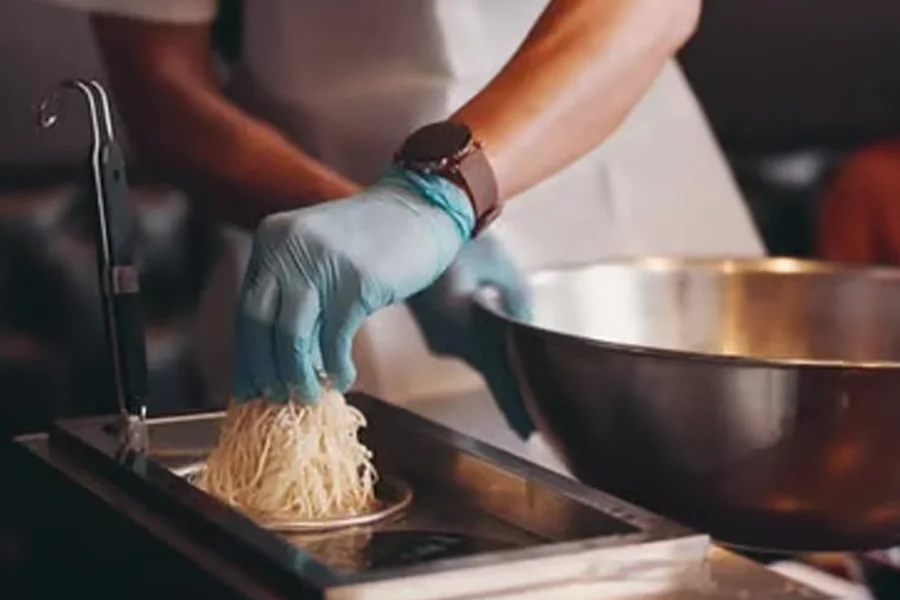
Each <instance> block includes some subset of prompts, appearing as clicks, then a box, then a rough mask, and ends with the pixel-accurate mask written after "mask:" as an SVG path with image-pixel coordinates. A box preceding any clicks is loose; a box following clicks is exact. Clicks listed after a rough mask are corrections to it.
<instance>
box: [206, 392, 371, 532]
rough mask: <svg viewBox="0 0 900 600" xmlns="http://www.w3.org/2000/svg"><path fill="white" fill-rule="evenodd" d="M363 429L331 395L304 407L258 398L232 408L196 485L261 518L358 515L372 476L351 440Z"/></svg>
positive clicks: (367, 456) (366, 456)
mask: <svg viewBox="0 0 900 600" xmlns="http://www.w3.org/2000/svg"><path fill="white" fill-rule="evenodd" d="M365 425H366V422H365V417H364V416H363V415H362V413H360V412H359V411H358V410H357V409H356V408H354V407H352V406H349V405H348V404H347V403H346V401H345V400H344V398H343V396H341V395H340V394H339V393H337V392H334V391H329V392H328V393H327V394H326V395H325V397H324V398H323V399H322V400H321V401H320V402H319V403H318V404H316V405H315V406H311V407H310V406H301V405H300V404H298V403H296V402H288V403H287V404H283V405H282V404H275V403H270V402H267V401H266V400H265V399H257V400H253V401H251V402H247V403H245V404H241V405H237V404H232V405H231V406H230V407H229V409H228V411H227V412H226V414H225V419H224V420H223V423H222V429H221V433H220V439H219V443H218V445H217V446H216V448H215V449H214V450H213V452H212V454H210V456H209V458H208V459H207V462H206V467H205V469H204V470H203V471H201V473H200V474H199V476H198V477H197V479H196V481H195V483H196V485H197V486H198V487H200V488H201V489H203V490H205V491H207V492H208V493H210V494H213V495H215V496H217V497H219V498H221V499H222V500H223V501H225V502H227V503H228V504H230V505H232V506H234V507H235V508H238V509H241V510H243V511H245V512H247V513H249V514H251V515H254V516H257V517H262V518H266V519H285V520H287V519H325V518H334V517H338V516H348V515H353V514H359V513H360V512H363V511H365V510H367V509H368V508H370V507H371V505H372V502H373V501H374V498H375V493H374V488H375V482H376V481H377V477H378V475H377V472H376V471H375V468H374V466H373V465H372V462H371V458H372V453H371V452H370V451H369V449H368V448H366V447H365V446H364V445H362V444H361V443H360V442H359V439H358V434H359V430H360V429H361V428H362V427H365Z"/></svg>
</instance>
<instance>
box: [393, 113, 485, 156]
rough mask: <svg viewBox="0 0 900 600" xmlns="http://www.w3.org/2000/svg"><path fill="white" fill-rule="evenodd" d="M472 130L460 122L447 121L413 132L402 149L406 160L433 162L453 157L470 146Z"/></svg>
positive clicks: (401, 152)
mask: <svg viewBox="0 0 900 600" xmlns="http://www.w3.org/2000/svg"><path fill="white" fill-rule="evenodd" d="M471 140H472V132H471V131H470V130H469V128H468V127H466V126H465V125H462V124H460V123H451V122H449V121H445V122H442V123H435V124H433V125H427V126H425V127H423V128H422V129H419V130H418V131H416V132H415V133H413V134H412V135H411V136H410V137H409V139H407V140H406V143H405V144H404V145H403V149H402V150H401V151H400V154H401V156H402V157H403V159H404V160H408V161H412V162H417V163H433V162H438V161H441V160H443V159H446V158H451V157H453V156H455V155H456V154H457V153H459V152H461V151H463V150H465V149H466V147H468V145H469V143H470V142H471Z"/></svg>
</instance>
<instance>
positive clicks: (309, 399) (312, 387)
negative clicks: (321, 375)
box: [291, 376, 325, 406]
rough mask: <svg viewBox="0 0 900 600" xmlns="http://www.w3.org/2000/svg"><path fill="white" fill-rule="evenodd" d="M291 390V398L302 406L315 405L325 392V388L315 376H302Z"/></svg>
mask: <svg viewBox="0 0 900 600" xmlns="http://www.w3.org/2000/svg"><path fill="white" fill-rule="evenodd" d="M293 390H294V393H293V394H292V395H291V396H292V400H293V401H294V402H297V403H299V404H302V405H304V406H315V405H316V404H318V403H319V400H321V399H322V396H323V395H324V394H325V389H324V388H323V387H322V384H321V383H319V380H318V377H315V376H314V377H312V378H309V377H304V378H302V379H301V381H300V383H298V384H297V385H296V386H294V388H293Z"/></svg>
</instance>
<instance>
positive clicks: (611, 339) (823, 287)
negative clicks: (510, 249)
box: [479, 259, 900, 550]
mask: <svg viewBox="0 0 900 600" xmlns="http://www.w3.org/2000/svg"><path fill="white" fill-rule="evenodd" d="M529 287H530V292H531V295H532V300H533V315H532V317H531V318H530V319H529V320H528V321H527V322H526V321H518V322H517V321H515V320H512V319H510V318H508V317H507V316H505V315H504V314H503V313H502V310H501V309H500V308H499V303H498V302H497V301H496V292H494V291H493V290H483V292H482V295H481V297H480V304H481V306H482V307H483V308H484V309H486V310H481V311H479V316H480V317H481V318H483V319H484V325H485V326H486V327H502V328H504V329H505V331H506V335H507V341H508V343H509V347H510V349H511V355H512V356H511V360H512V363H513V366H514V368H515V369H516V372H517V379H518V382H519V385H520V388H521V389H522V391H523V395H524V397H525V399H526V402H527V403H528V404H529V409H530V410H531V412H532V414H533V415H534V416H535V419H536V421H537V423H538V427H539V428H540V429H541V430H542V431H543V432H544V433H545V434H546V436H547V438H548V439H549V440H550V441H551V443H552V444H553V445H554V446H555V447H556V448H557V450H559V452H560V453H561V455H562V456H563V457H564V458H565V459H566V460H567V462H568V464H569V466H570V468H571V469H572V471H573V472H574V473H575V474H576V475H577V476H578V477H579V478H581V479H582V480H584V481H586V482H588V483H590V484H592V485H594V486H596V487H598V488H601V489H603V490H605V491H608V492H610V493H613V494H616V495H618V496H620V497H622V498H624V499H626V500H628V501H631V502H634V503H636V504H639V505H642V506H644V507H646V508H648V509H650V510H652V511H655V512H658V513H660V514H663V515H665V516H668V517H670V518H673V519H675V520H678V521H681V522H682V523H684V524H685V525H688V526H691V527H693V528H696V529H700V530H702V531H706V532H709V533H711V534H712V535H713V536H715V537H717V538H718V539H720V540H721V541H723V542H726V543H732V544H736V545H742V546H750V547H755V548H767V549H779V550H851V549H861V548H883V547H889V546H891V545H893V544H896V543H897V542H898V541H900V461H898V457H900V271H895V270H889V269H853V268H849V267H848V268H844V267H838V266H829V265H824V264H819V263H811V262H804V261H795V260H788V259H770V260H757V261H727V260H722V261H718V260H666V259H647V260H640V261H631V262H618V263H612V262H610V263H601V264H596V265H592V266H586V267H579V268H573V269H565V270H558V271H552V272H549V271H548V272H542V273H538V274H535V275H534V276H533V277H531V279H530V283H529Z"/></svg>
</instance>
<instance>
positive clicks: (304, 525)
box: [171, 462, 413, 533]
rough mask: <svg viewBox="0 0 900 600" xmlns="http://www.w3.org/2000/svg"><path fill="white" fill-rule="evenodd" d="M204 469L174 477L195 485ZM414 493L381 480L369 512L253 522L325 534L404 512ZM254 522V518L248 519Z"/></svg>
mask: <svg viewBox="0 0 900 600" xmlns="http://www.w3.org/2000/svg"><path fill="white" fill-rule="evenodd" d="M203 468H204V463H203V462H195V463H193V464H190V465H186V466H178V467H173V468H172V469H171V471H172V473H174V474H175V475H177V476H179V477H183V478H185V479H186V480H187V481H189V482H191V483H193V478H194V477H195V476H196V475H197V474H198V473H199V472H200V471H202V470H203ZM412 499H413V491H412V488H411V487H409V485H408V484H407V483H406V482H405V481H403V480H402V479H399V478H397V477H390V476H388V477H384V476H383V475H382V477H381V478H380V479H379V481H378V483H377V484H376V487H375V505H374V506H372V507H371V510H368V511H367V512H364V513H361V514H358V515H350V516H346V517H339V518H335V519H327V520H308V519H306V520H304V519H293V520H260V519H253V520H254V521H255V522H256V523H258V524H259V525H260V526H261V527H265V528H266V529H269V530H271V531H276V532H278V533H322V532H326V531H334V530H337V529H347V528H350V527H362V526H365V525H372V524H373V523H376V522H378V521H383V520H385V519H389V518H390V517H393V516H394V515H396V514H398V513H400V512H402V511H404V510H405V509H406V508H407V507H408V506H409V505H410V503H411V502H412ZM248 516H250V518H251V519H252V518H253V516H252V515H248Z"/></svg>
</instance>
